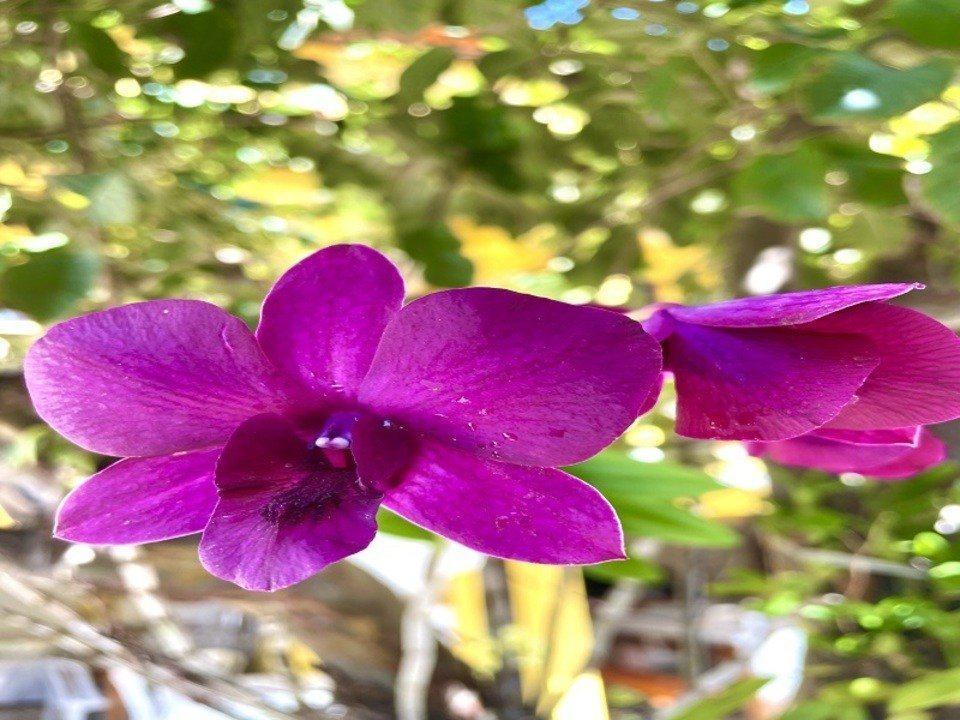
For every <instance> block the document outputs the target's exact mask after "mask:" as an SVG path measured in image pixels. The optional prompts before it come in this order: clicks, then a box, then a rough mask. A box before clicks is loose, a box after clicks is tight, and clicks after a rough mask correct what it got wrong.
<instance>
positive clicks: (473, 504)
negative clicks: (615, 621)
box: [384, 441, 624, 565]
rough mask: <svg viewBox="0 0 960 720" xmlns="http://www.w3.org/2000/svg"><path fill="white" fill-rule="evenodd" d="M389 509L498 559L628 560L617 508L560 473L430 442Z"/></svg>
mask: <svg viewBox="0 0 960 720" xmlns="http://www.w3.org/2000/svg"><path fill="white" fill-rule="evenodd" d="M384 505H386V506H387V507H388V508H390V509H391V510H393V511H394V512H396V513H398V514H400V515H402V516H403V517H405V518H407V520H410V521H411V522H413V523H416V524H417V525H420V526H422V527H425V528H427V529H428V530H431V531H433V532H435V533H437V534H439V535H442V536H444V537H447V538H450V539H451V540H455V541H456V542H458V543H461V544H462V545H466V546H467V547H469V548H473V549H474V550H478V551H480V552H483V553H486V554H488V555H493V556H495V557H502V558H508V559H511V560H525V561H527V562H536V563H549V564H557V565H580V564H589V563H596V562H603V561H606V560H615V559H620V558H623V557H624V550H623V532H622V530H621V528H620V522H619V520H618V519H617V516H616V514H615V513H614V511H613V508H612V507H610V503H608V502H607V501H606V500H605V499H604V497H603V496H602V495H601V494H600V493H599V492H597V491H596V490H595V489H594V488H592V487H591V486H590V485H587V484H586V483H584V482H583V481H581V480H578V479H577V478H575V477H573V476H571V475H568V474H566V473H564V472H561V471H560V470H554V469H550V468H533V467H524V466H519V465H508V464H506V463H499V462H495V461H492V460H484V459H482V458H479V457H476V456H474V455H471V454H469V453H465V452H462V451H460V450H456V449H454V448H451V447H448V446H445V445H443V444H442V443H437V442H433V441H428V442H424V443H423V444H422V445H421V447H420V448H419V450H418V452H417V455H416V457H415V458H414V460H413V462H412V464H411V465H410V467H409V468H408V469H407V472H406V474H405V475H404V478H403V481H402V482H401V483H400V485H398V486H397V487H396V488H394V489H393V490H392V491H390V492H389V493H387V496H386V497H385V498H384Z"/></svg>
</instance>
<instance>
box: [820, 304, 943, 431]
mask: <svg viewBox="0 0 960 720" xmlns="http://www.w3.org/2000/svg"><path fill="white" fill-rule="evenodd" d="M805 327H808V328H809V329H811V330H816V331H819V332H828V333H850V332H856V333H861V334H863V335H865V336H866V337H868V338H869V339H870V341H871V342H872V343H873V345H874V346H875V347H876V349H877V353H878V355H879V357H880V365H879V366H878V367H877V369H876V370H874V371H873V372H872V373H871V374H870V377H869V378H868V379H867V381H866V382H865V383H864V384H863V387H862V388H860V390H858V391H857V397H858V400H857V402H856V403H854V404H852V405H850V406H849V407H846V408H844V410H843V412H841V413H840V414H839V415H838V416H837V417H836V418H835V419H834V420H832V421H831V422H830V425H829V426H830V427H837V428H852V429H870V428H887V427H901V426H907V425H925V424H931V423H938V422H944V421H946V420H953V419H954V418H956V417H960V338H958V337H957V336H956V335H954V333H953V331H951V330H950V329H949V328H948V327H946V326H945V325H943V324H941V323H939V322H937V321H936V320H934V319H933V318H931V317H928V316H926V315H924V314H923V313H919V312H917V311H916V310H910V309H909V308H903V307H897V306H895V305H884V304H880V303H872V304H868V305H862V306H859V307H855V308H851V309H849V310H845V311H843V312H840V313H837V314H835V315H831V316H830V317H828V318H823V319H822V320H817V321H816V322H814V323H810V325H808V326H805Z"/></svg>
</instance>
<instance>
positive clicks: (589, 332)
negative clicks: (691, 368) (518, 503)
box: [360, 288, 661, 466]
mask: <svg viewBox="0 0 960 720" xmlns="http://www.w3.org/2000/svg"><path fill="white" fill-rule="evenodd" d="M660 370H661V354H660V349H659V347H658V345H657V343H656V341H654V340H653V339H652V338H651V337H650V336H649V335H647V334H646V333H645V332H643V330H642V329H641V327H640V325H639V323H637V322H635V321H633V320H630V319H629V318H627V317H626V316H624V315H621V314H619V313H614V312H610V311H607V310H602V309H599V308H588V307H576V306H572V305H566V304H564V303H559V302H556V301H553V300H546V299H544V298H538V297H532V296H529V295H522V294H520V293H514V292H510V291H508V290H496V289H491V288H467V289H462V290H449V291H445V292H438V293H434V294H432V295H429V296H427V297H424V298H421V299H420V300H417V301H415V302H413V303H411V304H410V305H408V306H406V307H405V308H404V309H403V310H401V311H400V313H399V314H398V315H397V317H396V318H395V319H394V320H393V321H392V322H391V323H390V325H389V326H388V327H387V329H386V331H385V332H384V335H383V339H382V341H381V343H380V347H379V348H378V350H377V354H376V357H375V358H374V361H373V365H372V366H371V368H370V373H369V375H368V376H367V378H366V379H365V380H364V381H363V385H362V386H361V390H360V400H361V402H363V403H365V404H366V405H367V406H369V407H371V408H372V409H373V410H375V411H376V412H377V413H378V414H380V415H382V416H384V417H389V418H391V419H394V420H397V421H400V422H402V423H403V424H405V425H407V426H409V427H410V428H411V430H414V431H418V432H421V433H427V434H430V435H432V436H434V437H436V438H437V439H440V440H442V441H444V442H449V443H452V444H454V445H456V446H457V447H460V448H462V449H464V450H469V451H471V452H475V453H478V454H479V455H482V456H484V457H488V458H493V459H498V460H503V461H508V462H516V463H520V464H525V465H544V466H554V465H563V464H569V463H574V462H577V461H579V460H583V459H585V458H587V457H590V456H591V455H593V454H595V453H596V452H598V451H599V450H601V449H602V448H603V447H605V446H606V445H608V444H609V443H610V442H612V441H613V440H614V439H615V438H616V437H617V436H618V435H619V434H620V433H621V432H623V430H624V429H626V427H627V426H628V425H629V424H630V423H631V422H632V421H633V419H634V418H636V416H637V414H638V413H639V412H640V411H641V410H642V409H644V408H646V407H648V406H649V405H650V404H651V401H650V398H651V393H652V391H653V389H654V388H655V387H656V385H657V383H658V382H659V375H660Z"/></svg>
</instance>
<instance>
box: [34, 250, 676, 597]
mask: <svg viewBox="0 0 960 720" xmlns="http://www.w3.org/2000/svg"><path fill="white" fill-rule="evenodd" d="M403 296H404V287H403V281H402V279H401V277H400V274H399V273H398V272H397V269H396V268H395V267H394V266H393V265H392V264H391V263H390V262H389V261H388V260H387V259H386V258H385V257H383V256H382V255H380V254H379V253H377V252H375V251H374V250H371V249H370V248H367V247H363V246H356V245H340V246H334V247H330V248H327V249H325V250H321V251H319V252H317V253H315V254H314V255H312V256H310V257H308V258H307V259H305V260H304V261H302V262H301V263H299V264H298V265H296V266H294V267H293V268H291V269H290V270H289V271H288V272H287V273H286V274H285V275H284V276H283V277H281V278H280V280H279V281H278V282H277V284H276V285H275V286H274V287H273V289H272V290H271V292H270V294H269V295H268V296H267V298H266V301H265V302H264V305H263V311H262V315H261V318H260V325H259V327H258V328H257V331H256V335H254V334H253V333H251V332H250V331H249V330H248V329H247V327H246V325H244V324H243V323H242V322H241V321H240V320H238V319H237V318H234V317H231V316H230V315H227V314H226V313H224V312H223V311H222V310H220V309H219V308H217V307H215V306H213V305H210V304H208V303H205V302H199V301H192V300H157V301H150V302H142V303H136V304H133V305H126V306H123V307H118V308H113V309H110V310H106V311H103V312H98V313H93V314H91V315H87V316H84V317H80V318H75V319H73V320H68V321H67V322H64V323H61V324H60V325H57V326H55V327H53V328H52V329H51V330H50V331H49V332H48V333H47V334H46V336H44V337H43V338H41V339H40V340H39V341H38V342H37V343H36V344H35V345H34V346H33V347H32V348H31V350H30V352H29V354H28V356H27V359H26V364H25V374H26V380H27V386H28V389H29V391H30V395H31V397H32V399H33V402H34V404H35V406H36V409H37V412H38V413H39V414H40V415H41V417H43V418H44V420H46V421H47V422H48V423H49V424H50V425H51V426H52V427H54V428H55V429H56V430H58V431H59V432H60V433H62V434H63V435H64V436H65V437H67V438H69V439H70V440H72V441H73V442H75V443H76V444H78V445H80V446H82V447H84V448H86V449H88V450H92V451H94V452H98V453H102V454H106V455H115V456H123V457H124V458H125V459H123V460H120V461H119V462H117V463H116V464H114V465H111V466H110V467H108V468H106V469H105V470H103V471H102V472H99V473H97V474H96V475H94V476H93V477H91V478H90V479H89V480H87V481H86V482H84V483H83V484H81V485H80V486H79V487H77V488H76V489H75V490H74V491H73V492H72V493H70V495H68V497H67V498H66V499H65V500H64V502H63V504H62V505H61V507H60V511H59V513H58V517H57V523H56V531H55V532H56V534H57V536H59V537H61V538H64V539H67V540H73V541H78V542H88V543H96V544H125V543H143V542H152V541H156V540H163V539H166V538H172V537H176V536H180V535H186V534H190V533H196V532H201V531H202V532H203V537H202V539H201V542H200V559H201V561H202V563H203V565H204V566H205V567H206V568H207V569H208V570H209V571H210V572H211V573H213V574H214V575H216V576H218V577H221V578H224V579H226V580H231V581H233V582H235V583H237V584H238V585H240V586H242V587H244V588H249V589H254V590H274V589H277V588H282V587H285V586H288V585H291V584H293V583H296V582H298V581H300V580H303V579H304V578H306V577H308V576H310V575H312V574H314V573H316V572H318V571H319V570H320V569H322V568H323V567H325V566H326V565H328V564H330V563H332V562H336V561H338V560H340V559H342V558H344V557H346V556H348V555H350V554H352V553H355V552H358V551H359V550H362V549H363V548H364V547H366V546H367V545H368V544H369V543H370V541H371V540H372V539H373V536H374V534H375V532H376V522H375V514H376V512H377V509H378V507H379V506H380V505H381V504H383V505H385V506H386V507H388V508H390V509H391V510H393V511H395V512H397V513H399V514H400V515H402V516H403V517H405V518H407V519H409V520H410V521H412V522H414V523H416V524H418V525H421V526H423V527H425V528H427V529H429V530H432V531H434V532H436V533H439V534H440V535H443V536H445V537H448V538H451V539H453V540H456V541H457V542H460V543H462V544H464V545H467V546H469V547H471V548H474V549H476V550H479V551H481V552H484V553H488V554H490V555H496V556H500V557H504V558H513V559H519V560H527V561H531V562H540V563H556V564H581V563H594V562H599V561H603V560H608V559H613V558H620V557H623V535H622V532H621V529H620V524H619V522H618V520H617V517H616V515H615V514H614V512H613V510H612V508H611V507H610V505H609V503H607V501H606V500H605V499H604V498H603V497H602V496H601V495H600V494H599V493H598V492H597V491H596V490H594V489H593V488H592V487H590V486H589V485H587V484H585V483H583V482H581V481H580V480H578V479H576V478H574V477H573V476H571V475H568V474H566V473H564V472H561V471H560V470H557V469H555V468H556V466H560V465H567V464H572V463H576V462H578V461H581V460H584V459H586V458H588V457H590V456H591V455H593V454H595V453H596V452H598V451H599V450H601V449H602V448H603V447H604V446H606V445H607V444H609V443H610V442H612V441H613V440H614V439H615V438H616V437H617V436H618V435H619V434H620V433H621V432H622V431H623V430H624V429H625V428H626V427H627V426H628V425H629V424H630V422H631V421H632V420H633V419H634V418H635V417H636V416H637V415H638V414H639V413H641V412H643V411H645V410H646V409H648V408H649V406H650V405H651V404H652V403H653V401H654V400H655V398H656V393H655V391H654V388H655V387H656V386H657V383H658V378H659V375H660V372H661V354H660V348H659V346H658V345H657V342H656V341H655V340H653V339H652V338H651V337H650V336H649V335H647V334H646V333H644V332H643V331H642V330H641V328H640V327H639V326H638V325H637V324H636V323H635V322H633V321H631V320H629V319H628V318H626V317H623V316H620V315H618V314H616V313H611V312H607V311H604V310H597V309H594V308H583V307H575V306H571V305H566V304H563V303H559V302H555V301H552V300H546V299H543V298H537V297H531V296H528V295H523V294H520V293H515V292H510V291H507V290H496V289H490V288H468V289H462V290H448V291H444V292H438V293H434V294H432V295H428V296H426V297H423V298H421V299H419V300H416V301H414V302H412V303H410V304H409V305H406V306H405V307H402V308H401V305H402V301H403Z"/></svg>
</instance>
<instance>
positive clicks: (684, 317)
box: [666, 283, 923, 328]
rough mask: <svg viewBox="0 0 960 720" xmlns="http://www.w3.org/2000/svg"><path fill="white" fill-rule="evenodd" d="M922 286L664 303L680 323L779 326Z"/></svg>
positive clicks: (893, 285)
mask: <svg viewBox="0 0 960 720" xmlns="http://www.w3.org/2000/svg"><path fill="white" fill-rule="evenodd" d="M922 288H923V285H921V284H920V283H889V284H886V285H849V286H841V287H831V288H822V289H820V290H804V291H801V292H793V293H783V294H780V295H763V296H761V297H750V298H739V299H737V300H726V301H724V302H718V303H712V304H710V305H700V306H697V307H685V306H681V305H675V306H668V307H667V308H666V312H667V313H668V314H669V315H671V316H673V317H675V318H676V319H677V320H680V321H682V322H687V323H693V324H695V325H709V326H710V327H726V328H748V327H782V326H786V325H797V324H799V323H807V322H811V321H813V320H816V319H818V318H822V317H826V316H827V315H831V314H833V313H835V312H838V311H840V310H843V309H845V308H848V307H852V306H855V305H860V304H862V303H867V302H876V301H879V300H890V299H891V298H895V297H898V296H900V295H903V294H904V293H908V292H910V291H911V290H919V289H922Z"/></svg>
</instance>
